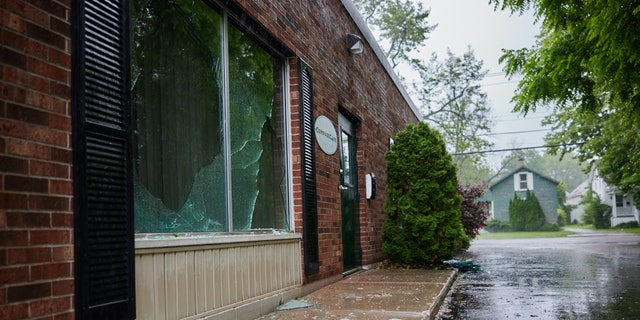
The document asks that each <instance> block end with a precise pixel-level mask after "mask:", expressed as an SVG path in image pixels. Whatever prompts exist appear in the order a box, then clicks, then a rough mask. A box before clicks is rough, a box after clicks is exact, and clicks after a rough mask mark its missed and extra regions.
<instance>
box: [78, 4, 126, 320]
mask: <svg viewBox="0 0 640 320" xmlns="http://www.w3.org/2000/svg"><path fill="white" fill-rule="evenodd" d="M126 4H127V1H117V0H115V1H114V0H108V1H105V0H86V1H82V0H77V1H74V3H73V10H74V21H73V23H74V34H73V39H72V43H73V46H74V48H73V77H74V78H73V89H72V90H73V97H72V107H73V137H74V146H73V149H74V152H73V157H74V159H73V161H74V214H75V217H74V221H75V247H76V250H75V254H76V256H75V270H76V277H75V279H76V301H75V303H76V304H75V307H76V318H77V319H134V318H135V289H134V274H135V272H134V264H133V259H134V242H133V241H134V239H133V223H134V221H133V201H132V200H133V198H132V197H133V192H132V190H133V189H132V179H131V177H132V175H131V161H129V159H130V154H131V153H130V152H131V148H130V131H129V122H130V115H129V108H128V106H129V102H128V41H127V32H128V31H127V30H128V29H127V28H128V25H127V21H128V9H127V6H126Z"/></svg>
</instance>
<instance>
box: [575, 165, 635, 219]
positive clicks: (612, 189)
mask: <svg viewBox="0 0 640 320" xmlns="http://www.w3.org/2000/svg"><path fill="white" fill-rule="evenodd" d="M589 188H591V189H592V190H593V192H594V193H595V194H596V195H598V198H599V199H600V201H601V202H602V203H604V204H607V205H609V206H610V207H611V225H612V226H616V225H618V224H621V223H625V222H632V221H636V222H640V214H639V212H638V209H637V208H636V207H635V201H634V199H633V195H632V194H624V193H623V192H622V191H621V190H620V189H619V188H618V187H616V186H613V185H610V184H608V183H607V182H606V181H605V179H604V178H603V177H602V176H600V175H599V174H598V171H597V170H596V169H593V170H592V171H591V172H590V173H589V176H588V177H587V179H586V180H585V181H584V182H583V183H581V184H580V185H579V186H578V187H576V188H575V189H574V190H573V191H571V192H570V193H569V195H568V196H567V204H569V205H574V206H575V207H574V209H573V210H571V221H572V222H573V221H574V220H575V221H577V222H582V215H583V214H584V206H583V205H582V203H581V202H582V197H583V196H584V195H586V194H587V191H588V190H589Z"/></svg>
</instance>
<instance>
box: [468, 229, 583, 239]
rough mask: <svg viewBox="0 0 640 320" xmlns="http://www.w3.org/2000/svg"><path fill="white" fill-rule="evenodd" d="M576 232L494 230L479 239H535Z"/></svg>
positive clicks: (559, 236)
mask: <svg viewBox="0 0 640 320" xmlns="http://www.w3.org/2000/svg"><path fill="white" fill-rule="evenodd" d="M574 233H575V232H571V231H564V230H561V231H554V232H542V231H540V232H524V231H523V232H494V233H482V234H480V235H479V236H478V239H534V238H562V237H566V236H568V235H570V234H574Z"/></svg>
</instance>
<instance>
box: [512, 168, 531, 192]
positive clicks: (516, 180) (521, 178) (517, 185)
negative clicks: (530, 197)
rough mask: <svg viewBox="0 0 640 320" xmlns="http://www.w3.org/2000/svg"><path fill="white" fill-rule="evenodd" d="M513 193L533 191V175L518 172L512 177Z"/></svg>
mask: <svg viewBox="0 0 640 320" xmlns="http://www.w3.org/2000/svg"><path fill="white" fill-rule="evenodd" d="M513 185H514V189H515V191H525V190H533V174H532V173H531V172H518V173H516V174H514V175H513Z"/></svg>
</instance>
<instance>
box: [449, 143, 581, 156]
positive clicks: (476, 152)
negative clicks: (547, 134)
mask: <svg viewBox="0 0 640 320" xmlns="http://www.w3.org/2000/svg"><path fill="white" fill-rule="evenodd" d="M581 144H583V143H568V144H555V145H548V146H534V147H521V148H508V149H494V150H484V151H469V152H458V153H452V154H451V155H452V156H465V155H471V154H483V153H496V152H506V151H518V150H532V149H547V148H556V147H570V146H577V145H581Z"/></svg>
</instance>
